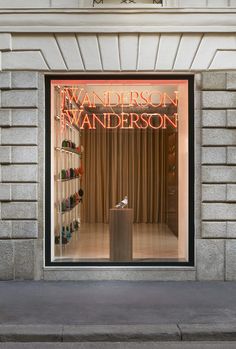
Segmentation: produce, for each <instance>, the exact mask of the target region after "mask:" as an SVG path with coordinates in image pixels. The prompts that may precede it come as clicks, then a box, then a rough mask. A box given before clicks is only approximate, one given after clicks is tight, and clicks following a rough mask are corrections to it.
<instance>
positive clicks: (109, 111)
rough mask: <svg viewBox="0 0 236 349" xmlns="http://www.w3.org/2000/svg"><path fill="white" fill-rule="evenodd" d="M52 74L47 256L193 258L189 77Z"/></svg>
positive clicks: (61, 259) (125, 260) (78, 259)
mask: <svg viewBox="0 0 236 349" xmlns="http://www.w3.org/2000/svg"><path fill="white" fill-rule="evenodd" d="M49 83H50V89H51V107H50V117H49V119H50V122H49V123H50V130H51V131H50V132H49V133H50V134H49V138H50V145H51V147H50V148H49V149H50V150H49V152H48V162H49V160H50V171H49V172H50V174H48V177H49V176H50V183H49V182H48V183H49V184H48V188H47V189H48V191H49V190H50V192H47V193H46V198H48V200H47V202H49V203H50V204H49V205H50V207H49V206H48V209H49V210H48V211H47V215H48V221H47V222H49V221H50V227H49V226H47V227H46V229H48V232H46V235H47V236H48V239H47V240H46V244H47V245H46V251H47V253H48V255H47V258H48V259H47V260H48V263H49V264H50V263H54V264H58V265H60V263H69V265H73V264H93V265H96V264H109V265H116V264H118V265H119V264H121V265H126V264H131V265H132V264H134V265H135V264H143V265H145V264H148V265H150V264H158V263H159V264H160V263H164V264H165V263H167V264H168V263H169V264H171V263H172V264H173V263H185V264H188V263H190V262H191V261H192V258H193V256H192V255H191V254H192V252H191V248H192V247H191V246H190V245H191V241H190V240H191V234H193V231H190V230H192V228H191V226H190V220H189V217H190V213H191V214H192V212H190V206H189V202H190V197H189V193H190V181H189V179H190V176H189V168H190V166H189V165H190V163H189V140H190V136H189V129H190V124H189V120H190V104H189V100H190V93H192V91H191V89H190V84H191V83H192V80H191V78H182V79H178V78H172V79H170V78H169V77H168V78H166V79H147V78H145V79H137V78H130V79H129V78H128V79H127V78H126V79H121V78H118V77H117V78H114V79H109V78H105V79H99V78H98V79H94V78H89V79H88V78H87V77H86V78H81V79H71V80H70V79H60V78H58V79H55V78H51V79H49ZM47 171H48V169H47ZM48 179H49V178H48Z"/></svg>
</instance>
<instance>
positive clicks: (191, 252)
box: [44, 73, 195, 267]
mask: <svg viewBox="0 0 236 349" xmlns="http://www.w3.org/2000/svg"><path fill="white" fill-rule="evenodd" d="M108 78H109V80H110V79H112V80H122V79H129V80H141V79H143V80H149V79H150V80H188V117H189V123H188V179H189V193H188V194H189V195H188V208H189V209H188V215H189V217H188V256H189V260H188V261H186V262H181V261H176V259H175V260H173V261H171V260H168V261H153V262H150V261H148V262H99V261H97V262H78V261H75V262H73V261H57V262H53V261H51V80H68V79H70V80H80V79H81V80H84V79H86V80H96V79H97V80H102V79H108ZM194 149H195V147H194V75H192V74H191V75H190V74H186V75H183V74H181V75H178V74H177V75H176V74H170V75H164V74H163V75H162V74H156V75H155V74H123V73H122V74H115V75H114V74H83V75H82V74H73V75H71V74H70V75H69V74H64V75H45V153H46V154H45V235H44V240H45V241H44V243H45V245H44V246H45V256H44V258H45V267H83V266H84V267H99V266H101V267H104V266H107V267H112V266H113V267H115V266H116V267H119V266H124V267H125V266H126V267H136V266H138V267H158V266H159V267H193V266H194V265H195V243H194V242H195V241H194V239H195V224H194V221H195V215H194V178H195V176H194V174H195V167H194V164H195V161H194Z"/></svg>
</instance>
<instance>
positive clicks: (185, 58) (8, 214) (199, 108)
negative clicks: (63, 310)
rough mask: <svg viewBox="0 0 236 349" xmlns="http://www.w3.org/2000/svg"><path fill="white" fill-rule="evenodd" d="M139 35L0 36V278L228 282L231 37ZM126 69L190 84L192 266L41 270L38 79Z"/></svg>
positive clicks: (233, 239)
mask: <svg viewBox="0 0 236 349" xmlns="http://www.w3.org/2000/svg"><path fill="white" fill-rule="evenodd" d="M5 3H6V2H3V1H2V2H1V0H0V8H3V6H4V4H5ZM22 3H24V4H25V6H27V2H25V1H23V2H22ZM55 3H56V2H49V1H46V0H45V7H47V6H50V4H51V5H53V4H55ZM57 3H58V2H57ZM60 3H61V4H62V5H61V6H63V1H61V2H60ZM74 3H75V2H74ZM208 3H209V1H208ZM222 3H224V5H225V6H226V3H227V6H228V5H230V6H232V7H233V6H234V5H236V4H234V2H233V0H231V1H230V2H229V1H225V2H224V1H222ZM18 4H19V1H18ZM64 4H65V2H64ZM66 4H67V2H66ZM214 4H215V2H214ZM30 5H31V3H30ZM30 5H29V6H30ZM233 12H234V13H236V11H233V10H232V13H233ZM0 17H1V13H0ZM26 17H27V15H26ZM226 21H227V20H226ZM147 26H148V23H147ZM68 28H69V27H68ZM0 30H1V23H0ZM4 30H5V29H4ZM37 30H38V29H37ZM95 30H96V34H95V33H94V32H93V31H95ZM116 30H117V31H119V30H118V29H117V28H116ZM148 30H149V29H147V28H146V27H145V26H144V27H143V28H142V27H140V33H137V32H135V33H130V34H124V33H118V32H113V33H110V34H104V33H97V28H95V29H91V28H90V29H89V31H90V32H89V33H80V32H75V31H74V28H72V29H71V28H70V29H68V31H69V32H68V33H67V34H64V33H54V32H53V28H50V29H46V32H45V29H44V33H40V32H36V31H35V32H34V33H31V34H29V33H27V31H26V32H24V30H23V31H21V34H18V33H15V32H14V30H13V32H11V31H10V29H9V33H6V32H4V33H0V57H1V59H0V70H1V72H0V141H1V147H0V163H1V165H0V166H1V171H0V173H1V178H0V179H1V183H0V201H1V207H0V208H1V209H0V215H1V216H0V218H1V219H0V279H1V280H7V279H41V278H44V279H47V280H50V279H56V280H60V279H65V280H83V279H123V280H125V279H130V280H137V279H144V280H236V204H235V202H236V166H235V165H236V155H235V154H236V130H235V125H236V72H235V71H236V65H235V61H236V59H235V60H232V57H234V56H235V50H236V46H235V34H233V33H232V32H230V31H229V32H228V33H223V32H222V33H218V32H215V33H214V34H213V33H211V34H208V33H207V32H206V31H204V32H201V33H199V32H198V33H193V32H187V33H184V34H179V33H178V32H175V33H159V32H152V33H149V32H148ZM207 30H209V28H208V29H207ZM212 30H213V29H212ZM5 31H6V30H5ZM224 31H226V30H224ZM179 32H181V30H179ZM167 51H168V52H167ZM91 52H92V54H91ZM147 52H148V53H147ZM229 53H230V55H229ZM235 57H236V56H235ZM136 71H137V72H141V73H142V72H146V73H152V74H160V73H191V74H195V76H196V93H195V99H196V103H195V192H196V200H195V227H196V231H195V246H196V266H195V267H193V268H192V267H191V268H171V267H168V268H151V267H148V268H144V267H143V268H101V269H99V268H96V269H95V268H94V269H93V268H86V269H83V268H73V269H66V268H63V269H59V270H55V269H53V268H49V269H44V267H43V266H44V250H43V239H44V233H45V229H46V227H45V223H44V185H45V177H44V169H45V142H44V137H45V126H44V125H45V86H44V76H45V74H48V73H58V72H59V73H71V72H73V73H74V74H76V73H79V74H81V73H82V74H86V73H89V74H90V73H94V72H95V73H97V74H99V73H104V72H105V73H114V72H119V73H120V72H132V73H135V72H136Z"/></svg>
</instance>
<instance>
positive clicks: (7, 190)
mask: <svg viewBox="0 0 236 349" xmlns="http://www.w3.org/2000/svg"><path fill="white" fill-rule="evenodd" d="M9 200H11V186H10V184H0V201H9Z"/></svg>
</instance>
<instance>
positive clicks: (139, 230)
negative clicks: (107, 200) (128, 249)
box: [55, 223, 178, 261]
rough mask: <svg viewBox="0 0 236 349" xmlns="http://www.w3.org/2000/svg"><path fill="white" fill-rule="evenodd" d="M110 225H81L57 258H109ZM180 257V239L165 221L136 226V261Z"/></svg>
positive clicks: (56, 252) (134, 246) (58, 249)
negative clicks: (163, 222)
mask: <svg viewBox="0 0 236 349" xmlns="http://www.w3.org/2000/svg"><path fill="white" fill-rule="evenodd" d="M109 250H110V247H109V225H108V224H103V223H95V224H88V223H86V224H81V227H80V230H79V231H77V232H74V233H73V236H72V239H71V241H70V242H69V243H68V244H67V245H65V246H63V248H62V250H61V251H60V248H59V246H58V245H57V246H56V249H55V257H56V258H58V257H59V258H63V259H69V260H77V261H81V260H82V261H83V260H109V257H110V256H109V254H110V252H109ZM140 259H141V260H156V259H157V260H159V259H160V260H161V259H165V260H166V259H178V239H177V237H176V236H175V235H174V234H173V233H172V232H171V231H170V229H169V228H168V227H167V226H166V225H165V224H143V223H140V224H134V225H133V260H140Z"/></svg>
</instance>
